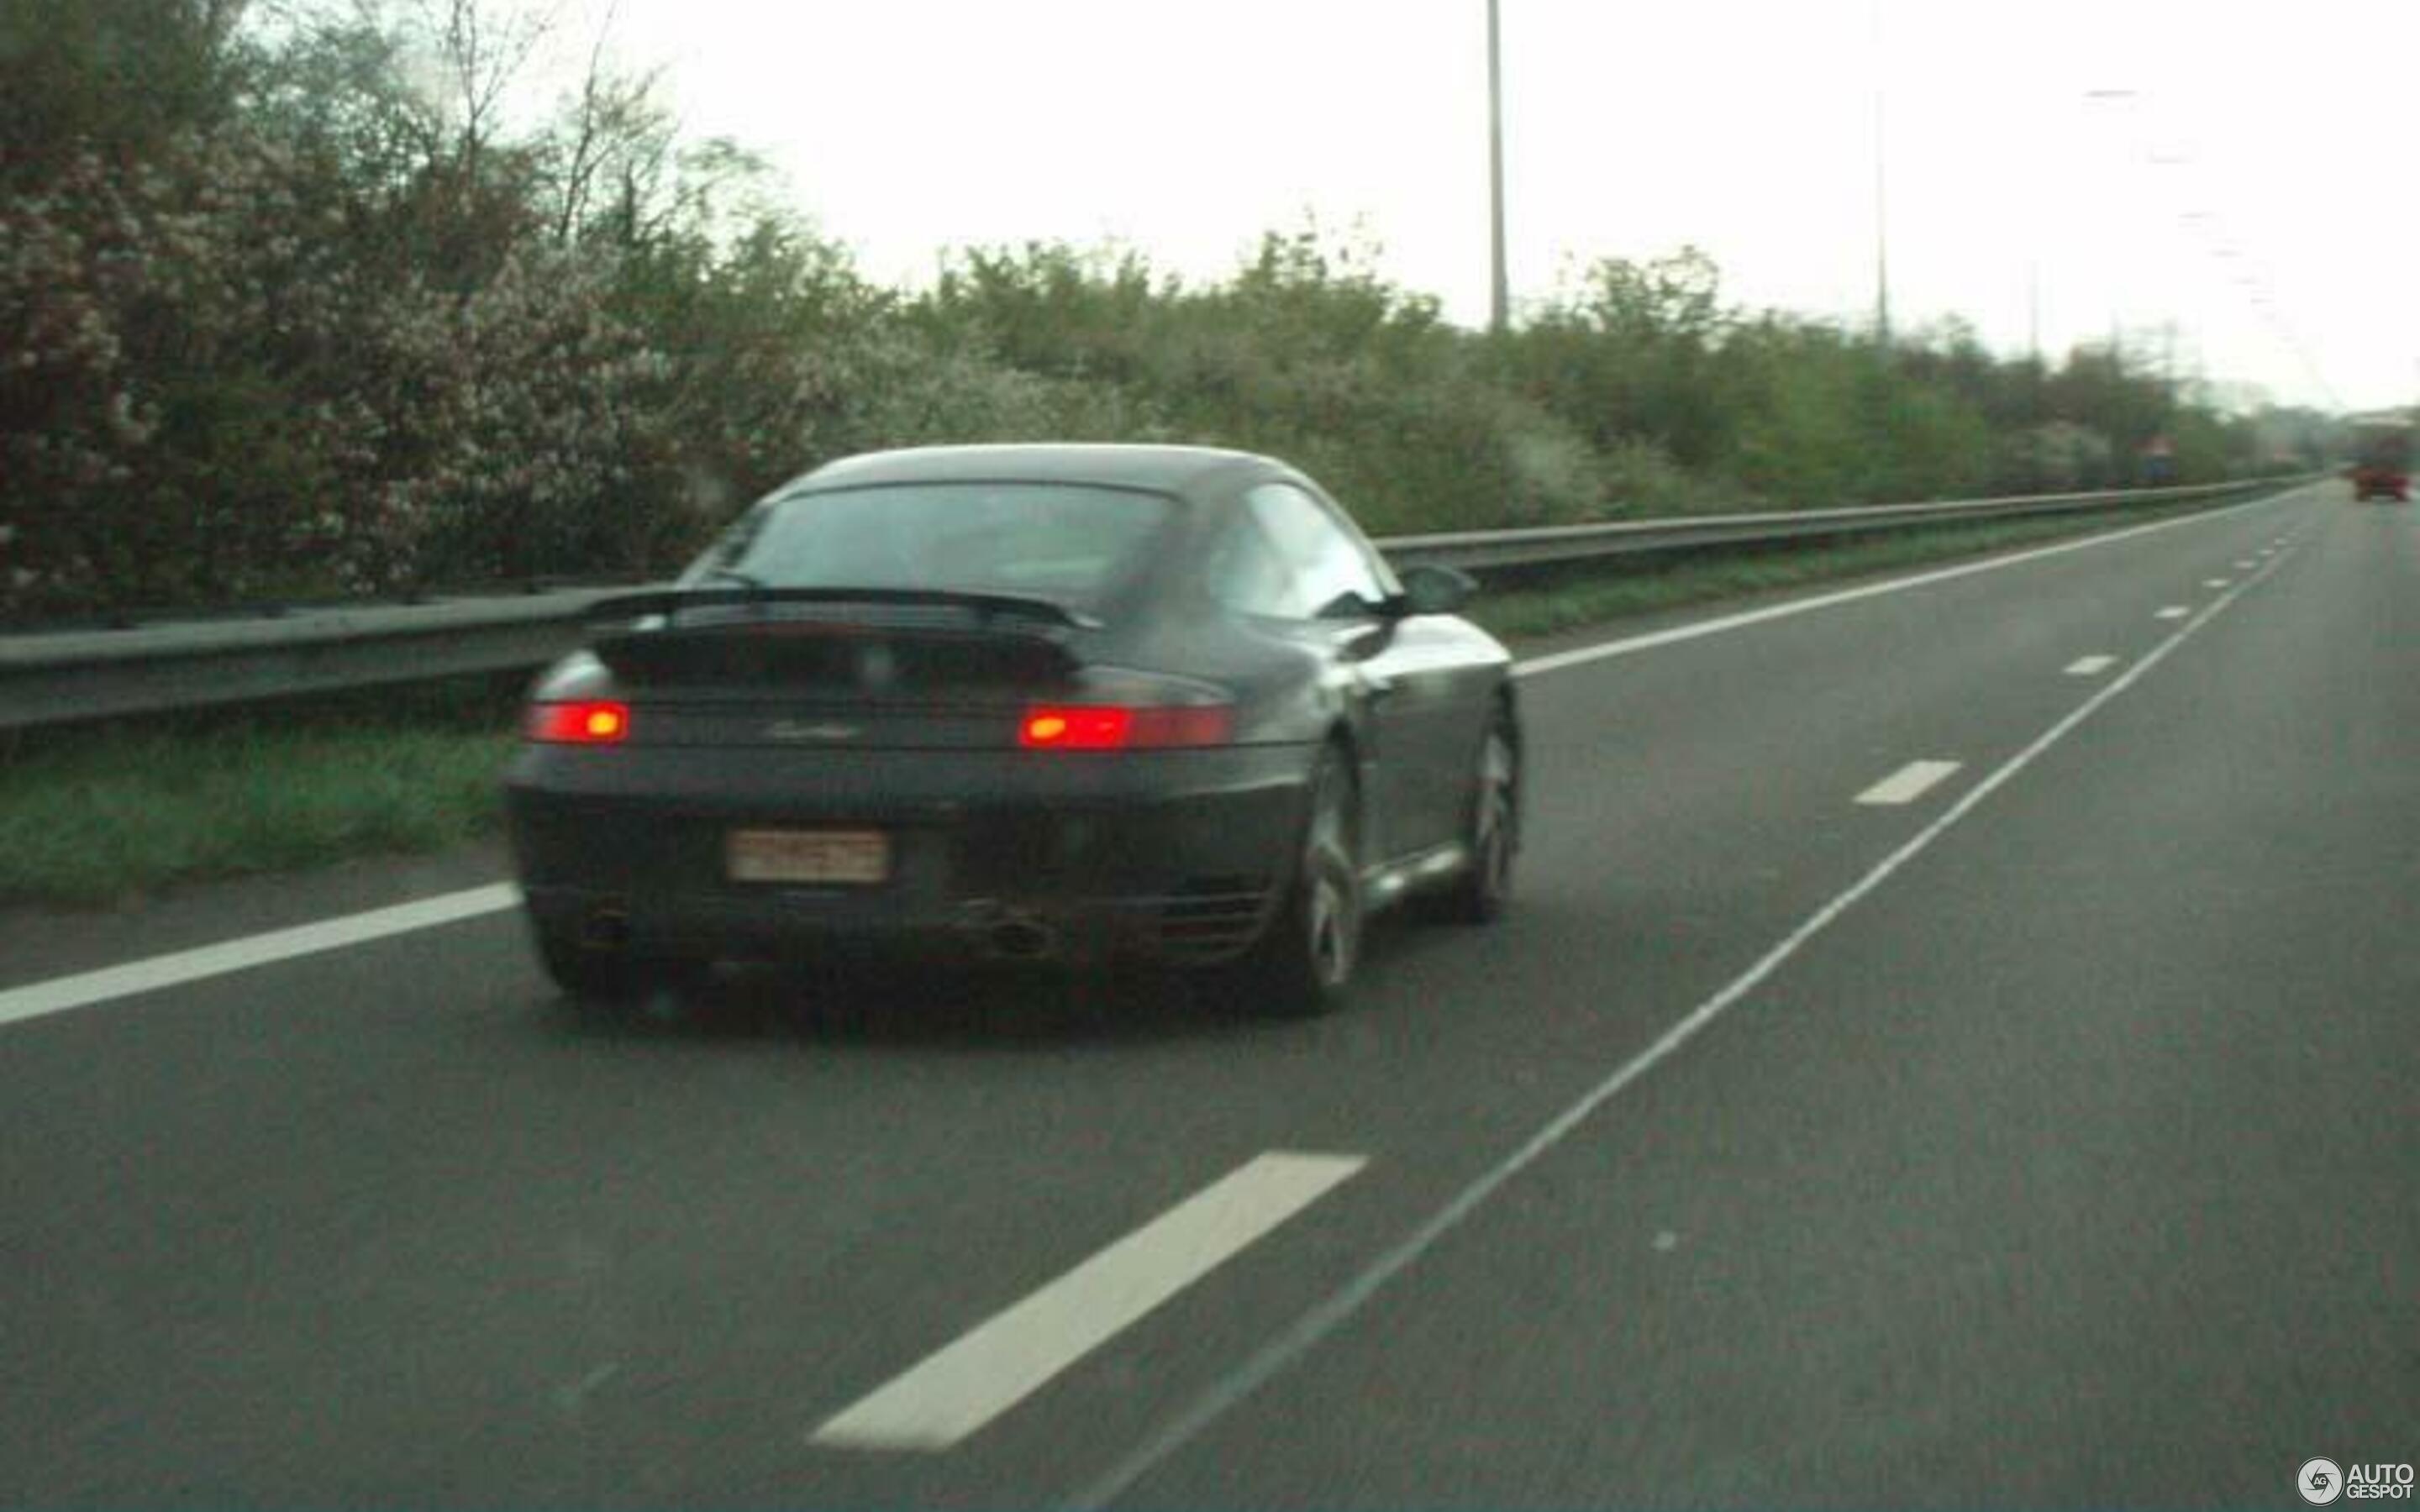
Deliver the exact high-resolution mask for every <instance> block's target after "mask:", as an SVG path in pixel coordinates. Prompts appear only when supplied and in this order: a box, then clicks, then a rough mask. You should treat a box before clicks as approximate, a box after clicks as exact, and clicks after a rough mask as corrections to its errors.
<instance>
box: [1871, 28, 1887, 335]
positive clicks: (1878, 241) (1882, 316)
mask: <svg viewBox="0 0 2420 1512" xmlns="http://www.w3.org/2000/svg"><path fill="white" fill-rule="evenodd" d="M1867 13H1868V15H1869V17H1870V18H1871V20H1872V22H1873V42H1874V346H1875V348H1876V349H1877V350H1879V351H1881V352H1883V353H1884V354H1885V355H1888V353H1889V351H1890V339H1891V323H1890V239H1889V233H1888V229H1887V227H1888V223H1889V199H1888V197H1887V194H1886V193H1885V191H1886V189H1887V188H1888V184H1887V181H1886V179H1885V150H1884V136H1883V0H1871V3H1870V6H1869V9H1868V12H1867Z"/></svg>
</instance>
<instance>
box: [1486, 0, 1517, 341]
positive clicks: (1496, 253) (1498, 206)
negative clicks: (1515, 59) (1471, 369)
mask: <svg viewBox="0 0 2420 1512" xmlns="http://www.w3.org/2000/svg"><path fill="white" fill-rule="evenodd" d="M1496 4H1497V0H1487V233H1488V244H1489V251H1490V254H1491V257H1492V261H1491V264H1490V267H1491V269H1492V272H1491V277H1490V282H1489V285H1488V301H1487V328H1488V329H1489V330H1490V331H1494V332H1499V333H1500V332H1503V331H1504V330H1505V329H1506V328H1507V327H1509V326H1510V325H1511V324H1512V286H1511V285H1510V284H1509V283H1507V282H1506V279H1505V273H1504V62H1503V56H1502V49H1501V46H1500V44H1499V43H1498V41H1497V22H1496Z"/></svg>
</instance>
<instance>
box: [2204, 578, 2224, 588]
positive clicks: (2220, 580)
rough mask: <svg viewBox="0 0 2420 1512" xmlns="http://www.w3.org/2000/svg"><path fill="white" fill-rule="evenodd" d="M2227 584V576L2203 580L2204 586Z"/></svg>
mask: <svg viewBox="0 0 2420 1512" xmlns="http://www.w3.org/2000/svg"><path fill="white" fill-rule="evenodd" d="M2226 584H2227V579H2225V578H2204V579H2202V580H2201V585H2202V586H2203V587H2204V588H2224V587H2226Z"/></svg>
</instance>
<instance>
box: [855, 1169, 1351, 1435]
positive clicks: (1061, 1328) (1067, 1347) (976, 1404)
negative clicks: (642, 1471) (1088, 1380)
mask: <svg viewBox="0 0 2420 1512" xmlns="http://www.w3.org/2000/svg"><path fill="white" fill-rule="evenodd" d="M1364 1164H1365V1161H1364V1158H1363V1157H1361V1156H1359V1155H1304V1154H1293V1153H1288V1152H1286V1151H1283V1150H1272V1151H1270V1152H1268V1153H1267V1154H1264V1155H1262V1156H1260V1157H1259V1158H1258V1159H1256V1160H1253V1161H1250V1162H1249V1163H1247V1164H1245V1165H1242V1166H1240V1167H1238V1168H1237V1169H1235V1170H1234V1171H1233V1172H1231V1173H1229V1174H1228V1175H1227V1176H1225V1177H1222V1178H1220V1179H1219V1180H1218V1181H1216V1182H1214V1183H1213V1184H1211V1185H1210V1186H1207V1187H1205V1188H1203V1189H1202V1191H1200V1192H1198V1193H1196V1194H1194V1195H1193V1196H1190V1197H1188V1198H1187V1199H1186V1200H1185V1201H1183V1202H1181V1203H1179V1204H1177V1205H1176V1206H1175V1207H1173V1208H1171V1209H1170V1210H1169V1211H1167V1212H1165V1213H1162V1214H1161V1215H1160V1216H1159V1217H1157V1218H1155V1219H1153V1220H1152V1221H1151V1222H1150V1223H1148V1224H1145V1225H1144V1226H1143V1227H1140V1228H1139V1229H1136V1230H1135V1231H1134V1232H1133V1233H1131V1234H1129V1235H1127V1236H1126V1237H1125V1238H1124V1239H1122V1240H1119V1241H1118V1242H1116V1243H1114V1244H1111V1245H1110V1246H1109V1248H1107V1249H1105V1250H1103V1251H1101V1252H1100V1253H1099V1254H1097V1255H1095V1256H1094V1257H1092V1258H1091V1259H1089V1260H1086V1261H1085V1262H1084V1263H1083V1264H1081V1265H1078V1266H1077V1267H1076V1268H1075V1269H1074V1270H1072V1271H1069V1272H1068V1273H1065V1274H1064V1275H1062V1276H1060V1277H1059V1278H1058V1279H1057V1280H1055V1281H1053V1282H1051V1283H1049V1284H1048V1285H1047V1286H1045V1287H1044V1288H1041V1289H1040V1290H1039V1291H1036V1292H1033V1293H1032V1294H1031V1295H1030V1296H1028V1297H1026V1298H1025V1300H1024V1301H1022V1302H1019V1303H1016V1304H1014V1305H1012V1306H1010V1307H1009V1308H1008V1309H1007V1310H1005V1311H1003V1312H1001V1313H999V1314H997V1315H995V1316H994V1317H993V1318H992V1319H990V1320H989V1321H987V1322H985V1323H982V1324H979V1325H977V1326H976V1328H975V1329H974V1330H973V1331H972V1332H971V1333H969V1334H967V1335H964V1336H963V1337H961V1338H959V1339H958V1340H957V1342H955V1343H954V1344H951V1345H948V1346H946V1347H944V1348H943V1349H941V1350H939V1351H937V1352H936V1353H934V1354H931V1355H928V1356H926V1357H925V1359H924V1361H923V1363H922V1364H920V1365H914V1366H912V1367H911V1368H909V1369H908V1370H907V1373H906V1374H904V1375H901V1376H898V1377H895V1378H893V1379H892V1381H890V1383H889V1384H887V1385H884V1386H882V1387H880V1388H878V1389H877V1390H876V1391H875V1392H874V1393H873V1394H872V1395H871V1396H866V1397H864V1398H863V1399H861V1400H860V1401H859V1402H858V1403H857V1404H856V1405H855V1406H853V1407H850V1408H848V1409H846V1410H845V1411H844V1412H841V1413H840V1414H839V1415H838V1416H836V1417H834V1418H832V1419H831V1420H830V1422H827V1423H826V1424H824V1426H823V1427H819V1428H817V1429H815V1430H814V1434H813V1435H811V1437H810V1442H811V1443H818V1444H823V1445H826V1446H828V1447H834V1448H848V1449H922V1450H936V1449H946V1448H948V1447H950V1446H951V1445H952V1444H954V1443H957V1442H958V1441H959V1440H961V1439H963V1438H965V1437H966V1436H967V1435H968V1434H970V1433H972V1432H974V1431H975V1430H976V1429H977V1428H980V1427H983V1426H984V1425H985V1424H986V1423H988V1422H990V1421H991V1420H992V1419H993V1418H995V1417H998V1416H999V1415H1000V1414H1001V1413H1002V1412H1007V1411H1008V1410H1009V1409H1010V1408H1012V1407H1014V1406H1016V1404H1017V1403H1018V1402H1019V1401H1021V1400H1023V1399H1024V1398H1025V1397H1026V1396H1029V1395H1031V1394H1032V1392H1034V1391H1035V1390H1037V1389H1039V1388H1040V1387H1041V1386H1042V1385H1043V1384H1044V1383H1045V1382H1047V1381H1049V1380H1050V1378H1051V1377H1053V1376H1055V1375H1057V1374H1059V1372H1061V1371H1062V1370H1064V1369H1066V1368H1067V1367H1068V1366H1069V1365H1074V1364H1075V1363H1076V1362H1077V1361H1078V1360H1080V1359H1082V1358H1083V1357H1084V1356H1085V1355H1087V1354H1089V1353H1091V1352H1092V1351H1093V1350H1095V1349H1097V1348H1099V1347H1100V1346H1101V1345H1102V1344H1103V1343H1104V1342H1106V1341H1107V1340H1109V1338H1110V1337H1111V1336H1112V1335H1116V1334H1117V1333H1118V1332H1119V1330H1121V1329H1124V1328H1125V1327H1126V1326H1127V1325H1128V1324H1130V1323H1132V1322H1134V1321H1135V1320H1136V1319H1140V1318H1141V1317H1142V1316H1143V1315H1144V1314H1146V1313H1148V1312H1150V1311H1151V1310H1152V1309H1153V1308H1155V1307H1157V1306H1158V1305H1159V1304H1161V1303H1164V1302H1166V1301H1167V1300H1168V1299H1169V1298H1171V1297H1172V1296H1174V1295H1176V1294H1177V1293H1178V1292H1179V1291H1182V1290H1184V1289H1185V1288H1187V1286H1190V1285H1191V1284H1192V1283H1194V1282H1195V1281H1198V1280H1200V1279H1201V1278H1202V1276H1203V1275H1205V1274H1207V1273H1209V1272H1210V1271H1211V1270H1212V1269H1213V1268H1214V1267H1216V1266H1218V1264H1219V1263H1220V1262H1221V1261H1224V1260H1225V1259H1227V1258H1228V1257H1231V1256H1233V1255H1234V1254H1235V1253H1236V1252H1237V1251H1239V1250H1241V1249H1243V1248H1244V1247H1245V1246H1247V1245H1249V1244H1250V1243H1251V1242H1253V1241H1254V1240H1256V1239H1259V1238H1260V1237H1261V1236H1262V1235H1264V1234H1265V1233H1267V1232H1268V1231H1269V1230H1270V1229H1272V1228H1275V1227H1277V1226H1278V1225H1280V1224H1281V1223H1283V1222H1285V1221H1286V1220H1287V1219H1288V1218H1291V1217H1293V1216H1294V1215H1295V1213H1297V1212H1299V1211H1302V1210H1303V1209H1305V1208H1307V1207H1309V1206H1311V1203H1313V1202H1315V1201H1317V1200H1318V1199H1319V1198H1320V1197H1321V1196H1325V1195H1326V1193H1327V1192H1328V1191H1329V1190H1330V1189H1332V1188H1333V1187H1335V1186H1336V1184H1337V1183H1338V1182H1340V1181H1342V1180H1344V1179H1345V1178H1346V1177H1349V1176H1351V1175H1352V1174H1353V1173H1354V1172H1356V1171H1357V1170H1359V1169H1360V1168H1361V1167H1362V1165H1364Z"/></svg>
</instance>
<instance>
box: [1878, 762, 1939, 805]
mask: <svg viewBox="0 0 2420 1512" xmlns="http://www.w3.org/2000/svg"><path fill="white" fill-rule="evenodd" d="M1959 765H1960V764H1959V763H1957V762H1910V763H1908V764H1906V765H1905V766H1902V767H1900V769H1899V770H1898V771H1896V772H1893V773H1892V774H1891V775H1890V776H1888V777H1886V778H1884V779H1882V780H1881V781H1879V782H1877V783H1875V784H1874V785H1873V786H1872V787H1869V788H1868V789H1866V791H1864V792H1863V793H1860V794H1858V795H1857V801H1858V802H1859V803H1865V804H1874V805H1898V804H1905V803H1914V802H1915V801H1916V799H1918V798H1920V797H1923V796H1924V795H1926V794H1927V793H1930V792H1931V791H1932V789H1933V788H1934V787H1936V786H1938V785H1939V784H1940V782H1941V781H1942V780H1943V779H1945V778H1947V777H1948V776H1949V774H1950V773H1952V772H1954V771H1956V770H1958V768H1959Z"/></svg>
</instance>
